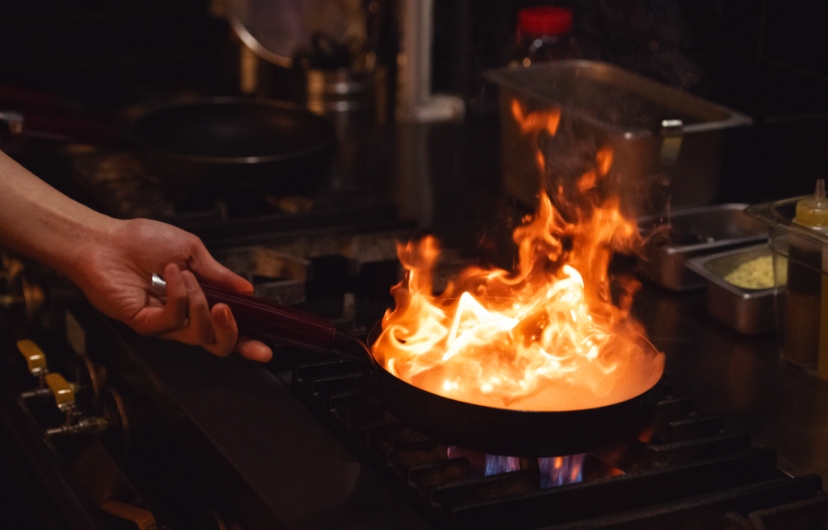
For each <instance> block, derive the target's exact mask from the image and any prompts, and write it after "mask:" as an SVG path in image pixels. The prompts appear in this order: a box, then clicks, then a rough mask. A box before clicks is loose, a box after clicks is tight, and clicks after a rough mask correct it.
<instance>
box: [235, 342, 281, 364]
mask: <svg viewBox="0 0 828 530" xmlns="http://www.w3.org/2000/svg"><path fill="white" fill-rule="evenodd" d="M236 351H237V352H239V355H241V356H242V357H244V358H245V359H250V360H251V361H256V362H260V363H266V362H268V361H269V360H270V359H272V358H273V350H271V349H270V347H269V346H267V345H266V344H264V343H261V342H259V341H257V340H252V339H249V338H247V337H239V340H238V342H236Z"/></svg>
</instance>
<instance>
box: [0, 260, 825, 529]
mask: <svg viewBox="0 0 828 530" xmlns="http://www.w3.org/2000/svg"><path fill="white" fill-rule="evenodd" d="M37 280H38V278H37V274H34V278H33V281H37ZM56 282H57V283H56V284H54V285H53V286H52V289H51V296H50V299H49V306H50V307H49V308H48V311H46V312H44V313H43V314H42V315H41V318H40V319H39V321H37V322H35V323H34V324H31V323H26V321H25V319H24V315H23V311H22V310H21V309H20V308H11V309H7V310H5V311H4V314H3V319H2V335H1V336H0V339H1V340H2V349H3V352H4V355H3V358H4V360H5V362H6V364H7V367H6V368H5V369H4V372H5V373H6V375H8V374H13V377H11V378H9V377H4V396H3V398H4V399H3V400H2V401H3V407H2V411H3V415H2V419H3V423H4V425H3V428H4V431H6V432H7V433H10V434H8V435H7V436H6V438H7V440H9V441H10V443H7V444H6V446H7V449H6V451H7V453H8V452H11V454H14V455H16V457H17V459H18V460H19V462H18V463H19V466H18V467H19V470H23V472H25V473H28V476H29V477H30V482H31V484H30V487H32V488H33V489H35V490H37V491H40V492H45V493H47V494H46V495H45V497H46V498H48V499H52V500H51V501H50V503H51V505H52V506H53V508H52V509H53V510H54V511H55V513H56V514H57V515H56V517H59V518H61V517H62V518H64V521H68V522H64V523H63V525H64V527H76V528H84V527H90V525H91V526H92V527H101V528H105V527H108V525H109V524H110V523H112V517H111V516H110V515H108V514H107V513H103V514H101V513H99V512H100V510H99V509H98V507H99V506H100V505H101V504H102V503H103V502H104V501H106V500H113V499H114V500H116V501H120V502H123V503H126V504H129V505H131V506H134V507H138V508H139V509H143V510H146V511H148V512H150V513H152V514H153V515H154V518H155V519H156V520H157V521H158V522H159V523H161V524H164V525H167V526H168V527H169V528H189V527H193V524H195V523H197V524H200V525H201V527H202V528H251V529H257V528H301V529H314V528H319V529H323V528H325V529H327V528H342V529H345V528H365V529H369V528H377V529H379V528H382V529H385V528H410V529H420V528H451V529H455V528H456V529H461V528H555V529H576V528H577V529H581V528H618V529H621V528H631V529H632V528H635V529H640V528H653V529H655V528H659V529H660V528H698V529H701V528H704V529H709V528H722V529H725V528H727V529H731V528H733V529H737V528H738V529H771V528H778V529H796V528H803V529H806V528H807V529H811V528H814V529H817V528H823V527H824V525H825V522H826V515H828V498H826V497H825V494H824V493H823V491H822V480H821V477H820V476H819V475H814V474H804V475H801V476H797V477H791V476H790V475H788V474H786V473H784V472H782V471H781V470H780V469H779V468H778V463H777V454H776V451H775V450H774V449H773V448H770V447H763V446H761V445H759V444H757V443H754V442H751V439H750V437H749V436H748V435H747V434H744V433H743V432H739V431H734V430H732V429H730V428H728V427H727V422H726V421H725V420H724V419H723V418H722V417H718V416H713V415H709V414H704V413H702V412H699V411H697V410H696V408H695V406H694V405H693V402H692V401H691V400H690V399H688V398H686V397H682V395H681V394H680V393H678V392H675V391H673V389H672V388H671V386H670V384H669V381H670V379H671V374H670V368H671V360H670V359H671V358H670V352H669V351H668V357H667V359H668V365H667V367H668V374H667V377H666V379H667V381H668V383H667V384H666V385H664V386H663V387H662V388H661V392H662V396H661V399H660V401H659V403H658V406H657V410H656V415H655V418H654V420H653V422H652V424H651V425H650V427H649V428H648V429H647V430H645V431H644V432H642V433H641V434H640V435H639V436H638V438H637V439H635V440H629V442H628V443H626V444H623V445H622V446H619V447H611V448H606V449H603V450H601V451H592V452H589V453H586V454H582V455H561V456H560V457H559V458H550V459H532V458H522V457H520V455H498V456H494V455H481V454H477V453H473V452H471V451H466V450H464V449H462V448H457V447H450V446H446V445H445V444H443V443H441V442H440V441H439V440H433V439H430V438H429V437H427V436H425V435H423V434H422V433H418V432H415V431H413V430H412V429H410V428H408V427H406V426H405V425H402V424H400V422H398V421H397V420H396V419H395V418H394V417H393V416H392V415H390V414H389V413H388V412H387V411H386V410H385V409H384V408H383V407H382V405H381V404H380V403H378V402H376V401H375V400H373V399H372V397H371V393H370V390H369V389H368V388H367V386H366V383H365V377H364V373H363V368H362V367H361V366H360V365H359V364H357V363H355V362H353V361H344V360H342V359H339V358H336V357H332V356H320V355H318V354H312V353H307V352H301V351H297V350H293V349H290V348H278V349H277V350H276V352H275V357H276V359H277V360H275V361H273V362H271V363H269V364H268V365H260V364H256V363H252V362H248V361H246V360H244V359H241V358H239V357H237V356H231V357H229V358H227V359H219V358H215V357H213V356H210V355H208V354H205V352H204V351H202V350H200V349H199V348H194V347H188V346H184V345H181V344H178V343H174V342H169V341H160V340H156V339H152V338H147V337H141V336H138V335H136V334H135V333H133V332H132V331H130V330H129V329H128V328H126V327H125V326H123V325H121V324H119V323H116V322H113V321H111V320H109V319H106V318H104V317H102V316H101V315H99V314H98V313H97V312H95V311H94V310H93V309H91V307H89V306H88V304H87V303H86V302H85V301H84V300H83V299H82V298H79V297H77V296H75V295H73V294H72V293H71V289H69V288H68V287H66V288H65V290H61V285H60V282H59V281H58V280H56ZM645 298H646V297H645ZM656 298H658V297H657V296H656ZM309 307H317V308H319V307H322V308H324V307H325V304H317V305H316V306H314V305H313V304H311V305H310V306H309ZM322 311H323V312H324V311H325V310H324V309H323V310H322ZM357 313H359V314H361V315H362V317H361V318H363V319H366V320H370V319H372V318H374V315H373V314H372V311H371V310H360V311H357ZM357 320H359V319H357ZM359 324H360V323H359V322H357V327H359ZM349 325H353V323H350V324H349ZM19 338H36V340H38V341H39V342H40V343H41V346H42V348H43V350H44V352H45V353H46V357H47V358H48V359H49V362H50V365H53V366H54V367H55V368H56V369H57V370H62V371H64V373H72V370H71V368H69V367H70V366H73V365H75V366H77V364H78V363H77V360H78V359H83V360H84V362H85V361H87V360H88V361H89V362H91V363H92V364H93V365H94V366H96V367H98V368H97V370H93V372H95V373H97V374H98V381H97V385H98V388H97V393H94V392H93V389H92V388H91V386H94V385H91V382H90V380H89V378H87V377H86V375H85V374H83V373H82V372H83V370H81V373H79V372H78V371H77V370H75V372H74V373H75V374H79V375H77V376H76V377H74V379H75V380H77V381H78V382H80V383H81V385H82V386H86V387H87V391H86V394H84V392H83V391H79V392H78V393H77V395H78V396H79V400H80V399H81V398H82V397H83V396H84V395H86V396H87V398H88V402H89V403H88V404H87V405H86V410H88V415H90V416H94V415H95V414H96V413H100V412H96V411H100V410H101V409H100V408H98V409H96V407H95V405H94V397H95V396H103V398H102V400H103V401H104V404H103V406H102V407H101V408H102V409H103V413H102V414H103V416H104V418H106V419H107V420H108V421H109V422H110V425H109V427H108V428H107V429H106V430H105V431H104V432H101V433H99V434H96V435H94V436H93V435H91V434H89V433H87V434H81V435H78V436H72V437H65V438H61V437H59V436H58V437H56V436H52V437H51V439H47V437H45V436H44V435H43V430H40V431H39V434H38V428H41V429H42V428H43V427H45V426H48V424H49V422H52V423H54V422H55V421H57V420H56V417H55V414H54V411H51V412H48V411H47V413H44V412H43V411H44V409H48V406H47V405H45V404H44V402H43V401H41V402H33V400H32V398H31V397H30V398H27V399H26V400H23V399H21V398H19V397H18V396H19V393H20V391H21V389H22V390H25V389H26V388H27V387H26V385H28V386H29V387H31V386H32V381H31V380H27V377H30V376H29V374H27V373H26V370H25V366H24V362H23V358H22V356H20V355H19V354H18V353H16V352H15V351H14V341H15V340H18V339H19ZM101 373H105V374H106V375H105V377H101V376H100V374H101ZM677 379H679V380H681V378H680V377H679V378H677ZM104 381H106V382H104ZM106 389H111V391H110V390H106ZM112 391H114V394H116V395H118V397H119V400H118V401H119V403H120V405H119V406H117V405H118V403H116V406H115V407H114V408H115V409H117V410H115V411H114V412H113V410H112V409H113V406H112V403H111V402H112ZM99 399H100V398H99ZM107 400H108V401H109V402H110V404H109V406H107V404H106V402H107ZM50 414H51V416H50ZM595 428H596V429H599V428H600V426H595ZM21 446H22V447H23V448H24V449H21ZM47 457H48V459H47ZM27 460H28V461H27ZM26 469H29V470H31V469H34V470H37V472H36V473H32V472H31V471H25V470H26ZM58 478H59V480H58ZM55 499H58V501H60V502H58V501H56V500H55ZM67 499H73V500H72V501H71V502H70V501H68V500H67ZM221 525H224V526H221ZM234 525H235V526H234ZM196 527H197V526H196Z"/></svg>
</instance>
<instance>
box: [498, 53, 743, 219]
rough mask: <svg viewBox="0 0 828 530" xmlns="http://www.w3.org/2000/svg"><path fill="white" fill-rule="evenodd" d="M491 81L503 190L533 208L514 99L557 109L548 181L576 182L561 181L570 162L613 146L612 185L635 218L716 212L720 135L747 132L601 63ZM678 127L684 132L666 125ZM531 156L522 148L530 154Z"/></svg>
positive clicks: (567, 64)
mask: <svg viewBox="0 0 828 530" xmlns="http://www.w3.org/2000/svg"><path fill="white" fill-rule="evenodd" d="M487 76H488V78H489V79H490V80H491V81H494V82H495V83H497V84H498V85H499V86H500V98H501V104H500V106H501V126H502V129H503V135H504V140H503V165H504V179H505V183H506V188H507V191H509V193H511V194H512V195H513V196H515V197H516V198H518V199H520V200H523V201H524V202H526V203H529V204H531V203H533V202H534V197H535V195H536V194H537V190H538V188H539V185H538V179H537V174H538V173H537V166H536V165H535V157H534V156H526V155H527V148H526V146H524V147H520V145H521V144H525V143H528V142H530V141H531V140H530V139H528V138H525V137H522V136H521V133H520V130H519V128H518V127H517V125H516V124H515V123H514V119H513V118H512V115H511V105H512V102H513V101H514V100H517V101H519V102H521V103H522V104H524V105H526V108H527V110H528V111H530V112H531V111H533V110H538V109H549V108H560V109H561V117H560V124H559V126H558V130H557V133H556V135H555V136H554V137H550V138H548V139H546V140H544V147H545V149H544V156H545V158H546V166H547V169H548V170H549V169H551V171H550V172H549V174H551V175H552V176H554V177H556V178H560V177H567V178H577V177H579V176H580V174H581V173H582V172H583V170H581V169H579V170H578V173H577V174H575V175H562V174H561V173H566V171H567V170H568V169H571V168H572V166H575V165H577V163H576V160H575V158H574V157H576V156H579V155H582V154H583V153H581V151H584V150H588V149H589V148H590V146H591V148H592V149H593V150H597V149H599V148H601V147H604V146H610V147H611V148H612V149H613V163H612V169H611V170H610V174H609V175H610V178H611V179H612V180H613V182H614V183H615V185H616V186H617V187H618V189H619V191H620V192H621V193H622V194H623V195H624V196H625V198H628V199H629V200H628V202H630V203H637V205H638V208H640V209H639V210H638V211H639V212H662V211H665V208H666V207H667V206H668V204H669V205H672V207H691V206H703V205H708V204H712V203H713V202H714V200H715V199H716V196H717V193H718V190H719V172H720V167H719V166H720V162H721V155H722V149H723V142H724V131H725V130H726V129H730V128H733V127H739V126H745V125H749V124H750V123H751V120H750V118H748V117H747V116H745V115H743V114H740V113H738V112H735V111H732V110H730V109H727V108H725V107H722V106H720V105H716V104H714V103H711V102H709V101H705V100H703V99H700V98H697V97H695V96H692V95H690V94H688V93H686V92H682V91H680V90H678V89H675V88H672V87H669V86H666V85H662V84H660V83H657V82H655V81H652V80H650V79H647V78H644V77H641V76H638V75H635V74H633V73H630V72H628V71H626V70H624V69H622V68H619V67H617V66H613V65H610V64H605V63H597V62H590V61H561V62H556V63H550V64H544V65H539V66H530V67H527V68H506V69H502V70H497V71H493V72H489V73H488V74H487ZM679 121H680V123H681V127H668V128H667V130H666V131H665V130H664V127H663V126H662V124H663V123H665V122H668V123H670V122H679ZM665 133H667V134H665ZM679 142H680V144H679ZM557 144H561V147H557ZM534 148H535V146H534V145H531V146H529V147H528V152H529V154H530V155H531V153H532V152H533V150H534ZM587 158H589V157H587ZM562 159H564V160H562Z"/></svg>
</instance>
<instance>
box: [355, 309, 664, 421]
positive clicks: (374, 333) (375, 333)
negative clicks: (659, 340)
mask: <svg viewBox="0 0 828 530" xmlns="http://www.w3.org/2000/svg"><path fill="white" fill-rule="evenodd" d="M381 332H382V322H378V323H377V324H375V325H374V326H373V327H372V328H371V331H370V332H369V334H368V337H367V339H368V340H367V345H368V352H369V353H370V356H371V363H372V364H373V365H374V368H375V369H380V370H382V371H383V372H384V373H385V374H386V375H387V376H388V377H392V378H394V379H395V380H396V381H398V382H400V383H402V384H403V385H406V386H408V387H410V388H412V389H414V390H416V391H418V392H424V393H426V394H429V395H431V396H435V397H438V398H441V399H445V400H448V401H451V402H453V403H455V404H456V406H466V407H473V408H475V409H478V410H481V411H487V412H491V413H495V412H496V413H498V414H506V413H513V414H514V415H516V416H517V415H520V416H522V417H531V416H532V415H547V414H555V415H558V416H560V415H566V414H567V413H572V414H573V415H574V414H579V415H580V414H584V413H586V412H590V411H594V412H595V413H599V411H608V410H611V409H612V408H619V409H621V408H626V407H628V406H631V405H632V404H633V403H634V402H636V401H637V400H640V399H641V397H642V396H644V395H645V394H647V393H648V392H651V391H653V390H654V389H656V388H658V386H659V385H660V384H661V382H662V381H663V380H664V372H665V362H662V363H661V373H660V374H659V375H658V378H657V379H656V380H655V382H654V383H653V384H652V385H650V386H649V387H647V388H646V389H644V390H643V391H642V392H640V393H638V394H636V395H635V396H632V397H630V398H627V399H624V400H622V401H616V402H615V403H610V404H608V405H601V406H600V407H586V408H580V409H566V410H525V409H512V408H505V407H492V406H489V405H481V404H479V403H472V402H470V401H463V400H460V399H455V398H451V397H447V396H444V395H442V394H437V393H435V392H431V391H430V390H426V389H424V388H420V387H418V386H417V385H414V384H412V383H409V382H408V381H406V380H405V379H402V378H400V377H397V376H396V375H394V374H392V373H391V372H389V371H388V370H387V369H386V368H385V367H384V366H383V365H382V364H380V362H379V361H377V359H376V358H375V357H374V350H373V345H374V341H375V340H376V339H377V338H378V337H379V335H380V333H381ZM638 336H639V337H640V338H641V339H642V340H643V341H644V342H645V343H646V344H647V345H648V346H649V347H650V348H651V349H652V350H653V351H655V352H656V354H657V355H660V356H662V357H663V358H664V361H666V356H665V354H664V352H661V351H659V350H658V348H656V347H655V345H654V344H653V343H652V342H650V341H649V340H648V339H647V338H646V337H644V336H643V335H640V334H639V335H638Z"/></svg>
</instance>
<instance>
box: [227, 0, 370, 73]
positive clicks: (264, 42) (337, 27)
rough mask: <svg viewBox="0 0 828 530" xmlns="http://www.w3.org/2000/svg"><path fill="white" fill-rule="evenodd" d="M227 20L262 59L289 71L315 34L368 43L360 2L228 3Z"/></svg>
mask: <svg viewBox="0 0 828 530" xmlns="http://www.w3.org/2000/svg"><path fill="white" fill-rule="evenodd" d="M227 15H228V16H227V18H228V19H229V21H230V26H231V27H232V28H233V30H234V31H235V32H236V34H237V35H238V37H239V39H241V41H242V42H243V43H244V44H245V46H247V47H248V48H250V49H251V50H253V52H254V53H256V55H258V56H259V57H261V58H262V59H264V60H266V61H268V62H271V63H273V64H277V65H279V66H283V67H285V68H290V67H292V66H293V62H294V58H295V57H296V54H297V53H298V52H300V51H302V50H307V49H309V48H310V47H311V45H312V39H313V37H314V35H316V34H323V35H325V36H327V37H328V38H330V39H333V40H334V41H335V42H338V43H350V44H352V45H353V44H354V43H355V42H357V43H361V42H364V41H365V40H366V38H367V37H366V34H365V31H366V30H365V13H364V11H363V8H362V5H361V3H360V2H331V1H329V0H301V1H300V0H229V1H228V2H227Z"/></svg>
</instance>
